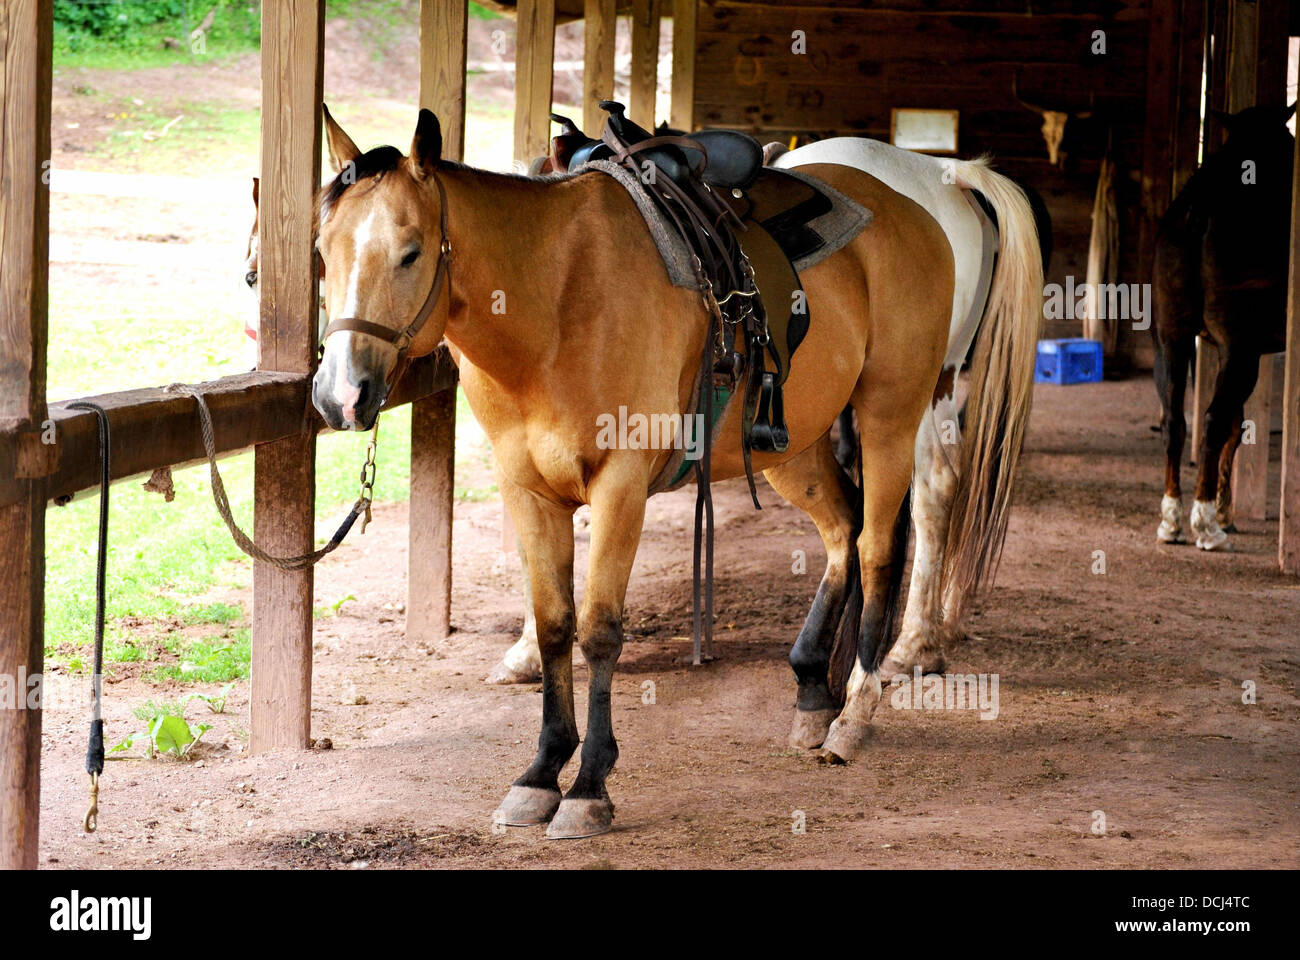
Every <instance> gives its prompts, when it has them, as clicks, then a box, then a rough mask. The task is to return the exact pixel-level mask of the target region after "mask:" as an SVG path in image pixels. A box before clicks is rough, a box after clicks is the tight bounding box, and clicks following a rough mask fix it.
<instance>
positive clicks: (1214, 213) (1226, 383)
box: [1151, 104, 1295, 550]
mask: <svg viewBox="0 0 1300 960" xmlns="http://www.w3.org/2000/svg"><path fill="white" fill-rule="evenodd" d="M1294 111H1295V105H1294V104H1292V105H1291V106H1290V107H1289V108H1284V107H1251V108H1250V109H1248V110H1243V111H1241V112H1240V113H1237V114H1233V115H1232V116H1225V115H1219V116H1220V119H1221V120H1222V122H1223V124H1224V126H1225V127H1226V129H1227V131H1228V139H1227V142H1226V143H1224V145H1223V148H1222V149H1221V150H1219V151H1218V152H1217V153H1215V154H1214V155H1213V156H1211V157H1210V158H1209V160H1207V161H1206V162H1205V164H1204V165H1203V166H1202V167H1201V168H1200V169H1199V170H1197V171H1196V173H1195V174H1194V175H1193V176H1192V178H1191V179H1190V180H1189V181H1188V182H1187V186H1185V187H1184V188H1183V189H1182V192H1180V193H1179V194H1178V196H1177V198H1176V199H1175V200H1174V202H1173V203H1172V204H1170V206H1169V210H1168V211H1167V212H1166V213H1165V215H1164V218H1163V219H1162V220H1161V221H1160V232H1159V234H1158V235H1157V237H1156V250H1155V266H1154V274H1153V280H1154V284H1155V322H1154V323H1153V324H1152V327H1151V333H1152V336H1153V337H1154V338H1155V345H1156V362H1155V379H1156V390H1157V391H1158V392H1159V394H1160V403H1161V406H1162V407H1163V408H1164V413H1163V416H1162V417H1161V420H1160V427H1161V432H1162V433H1163V434H1164V440H1165V455H1166V467H1165V495H1164V499H1163V500H1162V501H1161V503H1160V527H1159V529H1158V530H1157V531H1156V536H1157V537H1159V539H1161V540H1162V541H1164V542H1165V543H1182V542H1183V540H1184V535H1183V508H1182V499H1181V496H1182V485H1181V481H1180V477H1179V472H1180V467H1181V464H1182V457H1183V444H1184V441H1185V440H1186V436H1187V423H1186V421H1185V419H1184V417H1183V398H1184V394H1185V391H1186V387H1187V367H1188V364H1189V363H1190V362H1191V360H1192V358H1193V356H1194V355H1195V351H1196V337H1197V334H1200V335H1202V336H1205V337H1207V338H1208V339H1209V340H1210V341H1211V342H1212V343H1213V344H1214V345H1215V346H1216V347H1217V348H1218V352H1219V375H1218V379H1217V380H1216V381H1215V384H1214V398H1213V400H1211V401H1210V408H1209V412H1208V414H1207V415H1206V417H1205V436H1204V440H1203V445H1202V448H1201V449H1202V453H1201V456H1200V460H1199V463H1198V466H1197V476H1196V492H1195V495H1194V497H1193V502H1192V516H1191V525H1192V533H1193V534H1194V535H1195V537H1196V545H1197V546H1198V547H1200V548H1201V549H1202V550H1222V549H1225V548H1226V547H1227V546H1228V535H1227V533H1225V532H1224V530H1223V528H1224V527H1230V526H1231V524H1232V494H1231V479H1232V461H1233V457H1234V456H1235V455H1236V452H1237V445H1238V444H1239V443H1240V442H1241V433H1242V407H1243V406H1244V405H1245V402H1246V399H1247V398H1248V397H1249V396H1250V394H1251V391H1252V390H1254V389H1255V380H1256V378H1257V376H1258V374H1259V358H1260V355H1261V354H1265V353H1276V352H1278V351H1279V350H1282V349H1284V339H1285V336H1286V296H1287V294H1286V290H1287V251H1288V250H1289V249H1290V233H1291V166H1292V162H1293V159H1294V154H1295V140H1294V139H1293V138H1292V136H1291V134H1290V132H1289V131H1288V130H1287V128H1286V122H1287V120H1288V119H1289V118H1290V116H1291V114H1292V113H1293V112H1294ZM1260 430H1262V431H1263V436H1262V439H1261V441H1260V442H1262V443H1267V442H1268V424H1261V425H1260Z"/></svg>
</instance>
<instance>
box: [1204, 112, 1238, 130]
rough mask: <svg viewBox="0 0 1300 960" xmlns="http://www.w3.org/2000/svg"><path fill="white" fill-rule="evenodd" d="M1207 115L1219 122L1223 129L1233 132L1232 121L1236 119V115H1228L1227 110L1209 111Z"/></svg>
mask: <svg viewBox="0 0 1300 960" xmlns="http://www.w3.org/2000/svg"><path fill="white" fill-rule="evenodd" d="M1207 115H1208V116H1211V117H1213V118H1214V119H1215V120H1217V121H1219V125H1220V126H1221V127H1223V129H1224V130H1231V129H1232V121H1233V120H1234V119H1236V117H1235V115H1234V114H1231V113H1228V111H1226V110H1209V111H1207Z"/></svg>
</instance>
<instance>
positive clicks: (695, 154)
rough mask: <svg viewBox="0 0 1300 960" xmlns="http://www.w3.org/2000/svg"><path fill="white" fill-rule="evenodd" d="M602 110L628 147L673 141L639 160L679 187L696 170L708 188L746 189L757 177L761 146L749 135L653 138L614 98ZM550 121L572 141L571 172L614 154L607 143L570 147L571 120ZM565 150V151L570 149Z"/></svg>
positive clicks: (721, 132) (707, 133)
mask: <svg viewBox="0 0 1300 960" xmlns="http://www.w3.org/2000/svg"><path fill="white" fill-rule="evenodd" d="M600 106H601V109H603V110H606V111H608V112H609V119H608V121H607V122H608V123H609V126H610V129H612V130H613V131H614V133H615V134H617V135H618V137H619V139H620V140H622V141H623V142H624V143H626V144H628V145H629V146H635V145H636V144H638V143H641V142H642V141H644V140H652V139H658V140H665V139H666V140H671V141H674V142H673V143H670V144H664V145H662V146H656V147H653V148H651V149H648V150H645V151H644V152H642V153H640V154H638V155H637V156H638V159H639V160H641V161H642V162H643V163H644V162H645V161H647V160H648V161H650V162H652V163H653V164H654V165H655V166H656V167H657V168H658V169H659V170H660V171H661V172H662V173H665V174H667V175H668V176H669V177H671V178H672V180H673V181H674V182H676V183H677V184H679V185H681V186H685V185H686V184H688V183H689V182H690V179H691V174H692V173H698V172H700V168H701V167H703V168H704V170H703V176H702V178H701V179H703V180H704V182H705V183H707V184H708V185H709V186H711V187H719V188H721V189H723V190H745V189H747V188H748V187H749V186H750V185H751V184H753V182H754V180H755V179H757V177H758V172H759V171H760V170H761V169H762V168H763V148H762V147H761V146H759V143H758V141H757V140H755V139H754V138H753V137H751V136H749V134H746V133H740V132H739V131H736V130H700V131H698V132H696V133H692V134H689V135H688V136H686V137H681V138H676V137H656V135H655V134H652V133H650V132H649V131H648V130H646V129H644V128H643V127H640V126H638V125H637V124H635V123H633V122H632V121H631V120H629V119H628V118H627V117H626V115H625V114H624V108H623V104H621V103H618V102H617V101H614V100H604V101H601V104H600ZM551 119H552V120H554V121H555V122H556V123H559V124H562V125H563V126H564V129H565V134H564V135H566V136H568V137H569V138H570V139H569V140H568V141H567V142H568V144H569V147H568V149H570V150H572V153H570V154H569V156H568V162H567V164H566V166H567V167H568V168H569V169H573V168H574V167H577V166H580V165H581V164H583V163H586V162H587V161H588V160H608V159H610V158H611V157H613V156H614V151H613V149H612V148H611V147H610V146H609V144H607V143H605V142H604V141H601V140H592V139H589V138H586V137H583V140H585V142H584V143H582V144H581V145H580V146H577V147H576V148H575V147H573V146H572V143H573V137H574V135H575V134H576V135H577V136H578V137H582V133H581V131H579V130H578V129H577V128H576V127H575V126H574V125H573V123H572V122H571V121H569V120H567V119H565V118H564V117H561V116H559V115H557V114H552V115H551ZM557 139H558V138H557ZM678 141H680V142H678ZM694 144H699V146H700V147H702V148H703V150H704V153H701V152H700V151H699V150H697V149H695V147H694ZM565 152H566V153H567V152H568V150H566V151H565Z"/></svg>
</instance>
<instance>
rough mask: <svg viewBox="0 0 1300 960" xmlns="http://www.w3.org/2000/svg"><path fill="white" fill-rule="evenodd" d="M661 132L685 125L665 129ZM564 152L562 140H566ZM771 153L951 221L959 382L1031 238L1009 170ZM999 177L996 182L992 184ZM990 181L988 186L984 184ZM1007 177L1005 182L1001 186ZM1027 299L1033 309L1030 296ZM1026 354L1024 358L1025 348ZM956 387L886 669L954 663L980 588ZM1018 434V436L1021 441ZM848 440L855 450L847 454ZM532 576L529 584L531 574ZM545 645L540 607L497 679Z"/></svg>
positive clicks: (927, 445) (894, 155)
mask: <svg viewBox="0 0 1300 960" xmlns="http://www.w3.org/2000/svg"><path fill="white" fill-rule="evenodd" d="M659 132H660V133H664V132H668V133H673V132H675V131H665V130H663V129H661V130H660V131H659ZM566 135H567V137H568V138H573V137H574V136H575V135H576V137H577V138H578V139H580V140H581V139H585V138H584V137H582V134H581V133H579V132H577V131H576V128H575V127H573V125H572V124H571V123H569V122H567V121H566V122H565V123H564V132H563V133H562V134H561V136H560V137H558V138H557V145H562V142H563V139H564V138H565V137H566ZM557 152H558V146H557ZM764 154H765V156H767V157H770V158H772V160H771V164H772V166H775V167H777V168H779V169H798V168H799V167H802V166H805V165H808V164H825V163H831V164H843V165H845V166H849V167H853V168H855V169H857V170H861V171H863V172H864V173H868V174H870V175H872V176H873V177H875V178H876V179H878V180H880V181H881V182H883V183H884V184H885V185H886V186H888V187H890V188H891V189H893V190H895V191H897V192H898V193H901V194H902V195H903V196H905V197H908V198H909V199H911V200H914V201H915V202H916V203H918V204H920V206H921V207H922V208H924V209H925V210H926V211H927V212H928V213H929V214H930V215H931V216H933V217H934V219H935V220H936V221H937V222H938V223H939V226H940V227H941V228H942V229H943V231H944V235H945V236H946V237H947V238H948V243H949V246H950V247H951V248H952V252H953V265H954V287H953V300H952V314H951V318H950V320H949V328H948V343H947V347H946V349H945V353H944V360H943V373H942V376H943V377H944V378H945V382H946V383H947V385H948V386H949V387H952V385H953V378H954V377H955V375H956V373H957V372H958V371H959V370H960V369H961V367H962V366H963V365H964V363H965V360H966V357H967V355H968V353H969V351H970V348H971V344H972V342H973V341H974V339H975V334H976V332H977V330H978V328H979V324H980V322H981V320H982V319H983V317H984V316H985V315H986V314H987V313H989V312H990V311H997V310H1000V309H1004V308H1005V303H1004V302H1003V301H994V300H993V299H992V298H991V297H990V292H991V286H992V277H993V270H994V264H995V262H996V259H997V257H998V255H999V249H1000V248H1001V247H1003V246H1004V245H1005V246H1010V245H1013V244H1023V243H1025V242H1028V239H1029V238H1028V237H1027V236H1016V235H1015V233H1016V231H1022V233H1023V231H1024V229H1025V225H1024V223H1023V221H1021V220H1019V219H1017V217H1016V215H1015V210H1013V209H1011V208H1010V205H1009V204H1008V201H1007V198H1008V197H1009V196H1010V193H1009V191H1007V190H1006V189H1005V183H1006V181H1005V178H1002V177H999V176H998V175H997V174H996V173H994V172H993V171H992V170H990V169H989V167H988V165H987V164H986V163H984V162H982V161H976V162H967V161H959V160H954V159H951V158H943V157H935V156H931V155H928V154H922V153H916V152H914V151H911V150H904V149H902V148H901V147H895V146H893V145H892V144H888V143H883V142H881V141H879V140H870V139H866V138H861V137H835V138H832V139H828V140H823V141H819V142H816V143H812V144H809V145H807V146H803V147H799V148H797V149H795V150H792V151H786V150H785V149H784V148H783V147H782V146H781V145H780V144H769V145H768V147H766V148H764ZM563 161H564V158H562V157H561V158H558V162H557V158H556V157H552V158H548V159H547V162H546V163H545V164H544V163H542V162H541V161H540V160H539V161H537V162H535V164H534V168H535V169H539V170H544V169H548V167H560V168H563V167H564V166H565V164H564V162H563ZM990 184H992V185H994V186H993V187H989V185H990ZM982 187H988V189H987V193H985V192H984V191H983V190H982V189H981V188H982ZM997 187H1002V189H997ZM1021 190H1022V192H1024V193H1025V195H1026V199H1027V200H1028V201H1029V204H1030V207H1031V209H1032V210H1033V214H1034V226H1035V228H1036V236H1037V242H1038V244H1039V250H1040V253H1041V263H1042V269H1043V270H1044V271H1045V270H1046V268H1047V261H1048V259H1049V257H1050V255H1051V239H1050V238H1051V223H1050V219H1049V217H1048V214H1047V209H1046V205H1045V204H1044V203H1043V201H1042V198H1041V197H1039V196H1037V194H1034V193H1032V192H1030V191H1028V190H1025V189H1024V188H1023V187H1022V188H1021ZM1024 309H1028V306H1027V305H1025V306H1024ZM1022 362H1023V358H1022ZM954 393H955V391H953V390H951V389H949V390H946V391H944V392H943V393H942V395H940V396H938V397H937V398H936V401H935V403H934V404H933V406H932V407H931V410H930V411H929V412H928V413H927V415H926V416H925V417H923V418H922V421H921V425H920V429H919V430H918V431H917V436H916V446H915V450H914V461H913V472H912V499H911V505H912V521H913V523H914V524H915V528H916V550H915V552H914V554H913V557H912V574H911V581H910V585H909V588H908V592H907V604H906V610H905V612H904V615H903V621H902V628H901V631H900V633H899V637H898V639H897V640H896V641H895V642H894V645H893V646H892V647H890V649H889V652H888V654H887V655H886V656H885V659H884V660H883V661H882V663H881V667H880V672H881V675H882V676H883V677H885V678H886V679H888V678H890V677H892V676H894V675H895V674H899V673H902V674H910V673H911V672H912V669H913V667H915V666H920V667H921V669H922V670H923V671H924V672H926V673H931V672H942V670H943V669H944V653H943V650H944V645H945V643H949V642H951V641H953V640H955V639H958V638H960V637H962V636H963V635H964V631H963V630H962V626H961V620H962V614H963V607H964V605H965V603H966V601H967V600H968V599H969V597H970V586H971V584H970V583H969V582H967V583H963V584H958V583H953V582H951V581H950V582H949V583H948V584H947V588H945V578H944V576H943V571H944V557H945V555H946V553H947V541H948V531H949V526H950V523H951V520H952V506H953V502H954V498H955V495H956V492H957V486H958V482H959V478H958V475H957V472H956V471H957V466H958V463H959V461H960V457H959V443H960V435H959V430H958V421H959V419H960V418H959V413H958V408H957V403H956V398H955V396H954ZM840 433H841V440H842V441H843V440H844V439H845V438H849V439H850V440H856V436H855V434H854V431H853V423H852V410H851V408H846V418H845V419H842V420H841V430H840ZM1017 442H1018V441H1017ZM855 446H856V444H855V443H848V444H844V446H843V447H842V448H841V449H840V450H839V451H838V452H837V456H838V458H839V460H840V463H841V465H843V466H845V467H848V466H849V465H850V463H851V462H852V461H854V460H856V449H854V447H855ZM845 449H848V450H849V451H851V452H850V453H849V454H848V455H845V452H844V451H845ZM526 582H527V581H526V579H525V584H526ZM541 669H542V667H541V654H540V651H539V650H538V647H537V632H536V624H535V623H534V622H533V619H532V615H531V610H526V611H525V618H524V630H523V633H522V634H521V636H520V638H519V640H518V641H517V642H516V643H515V644H514V646H512V647H511V648H510V650H508V651H507V652H506V654H505V656H504V657H503V658H502V660H501V662H500V663H498V664H497V665H496V666H495V667H494V668H493V670H492V671H491V673H490V674H489V675H488V682H489V683H526V682H534V681H536V680H537V678H538V677H540V675H541ZM799 733H807V735H809V736H813V737H815V736H816V730H815V729H814V730H812V731H800V732H797V734H796V736H795V738H794V740H793V742H792V745H794V746H798V747H813V746H817V745H818V744H816V743H810V742H806V740H805V739H802V738H801V737H800V736H799V735H798V734H799Z"/></svg>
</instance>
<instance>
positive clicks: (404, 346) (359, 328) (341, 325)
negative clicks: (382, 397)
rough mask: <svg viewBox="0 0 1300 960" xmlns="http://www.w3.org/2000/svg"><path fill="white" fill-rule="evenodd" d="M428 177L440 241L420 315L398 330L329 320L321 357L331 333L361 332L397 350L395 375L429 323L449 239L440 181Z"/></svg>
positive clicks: (444, 276)
mask: <svg viewBox="0 0 1300 960" xmlns="http://www.w3.org/2000/svg"><path fill="white" fill-rule="evenodd" d="M430 176H432V177H433V183H434V185H435V186H436V187H437V188H438V232H439V233H440V234H441V235H442V242H441V243H440V244H439V248H438V269H437V270H436V271H435V273H434V275H433V285H432V286H431V287H430V288H429V294H428V296H426V297H425V298H424V304H423V305H422V306H421V307H420V312H419V313H417V314H416V315H415V319H414V320H412V321H411V322H410V323H408V324H407V325H406V326H404V327H402V328H401V329H400V330H394V329H393V328H392V327H385V326H383V325H382V324H378V323H372V322H371V321H369V320H366V319H363V318H362V317H339V319H337V320H331V321H330V323H329V326H327V327H326V328H325V332H324V334H322V335H321V338H320V349H321V352H322V354H323V353H324V350H325V341H326V339H327V338H328V337H329V335H330V334H331V333H339V332H341V331H344V330H348V331H351V332H352V333H364V334H365V335H366V336H369V337H375V338H376V339H379V340H383V341H384V342H385V343H390V344H392V345H393V346H394V347H396V348H397V360H398V362H397V365H396V366H394V367H393V370H394V372H396V371H397V370H398V369H399V368H400V367H401V364H402V360H404V359H405V357H406V352H407V351H408V350H410V349H411V343H412V342H413V341H414V340H415V338H416V336H418V335H419V333H420V331H421V330H422V329H423V328H424V325H425V324H426V323H427V322H428V321H429V317H430V316H431V315H432V314H433V308H434V307H436V306H437V305H438V300H439V298H441V296H442V288H443V287H444V286H447V287H448V288H450V283H449V282H448V277H449V276H450V274H451V240H450V239H449V238H448V237H447V191H446V188H444V187H443V185H442V180H441V178H439V176H438V172H437V171H436V170H434V171H430Z"/></svg>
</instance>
